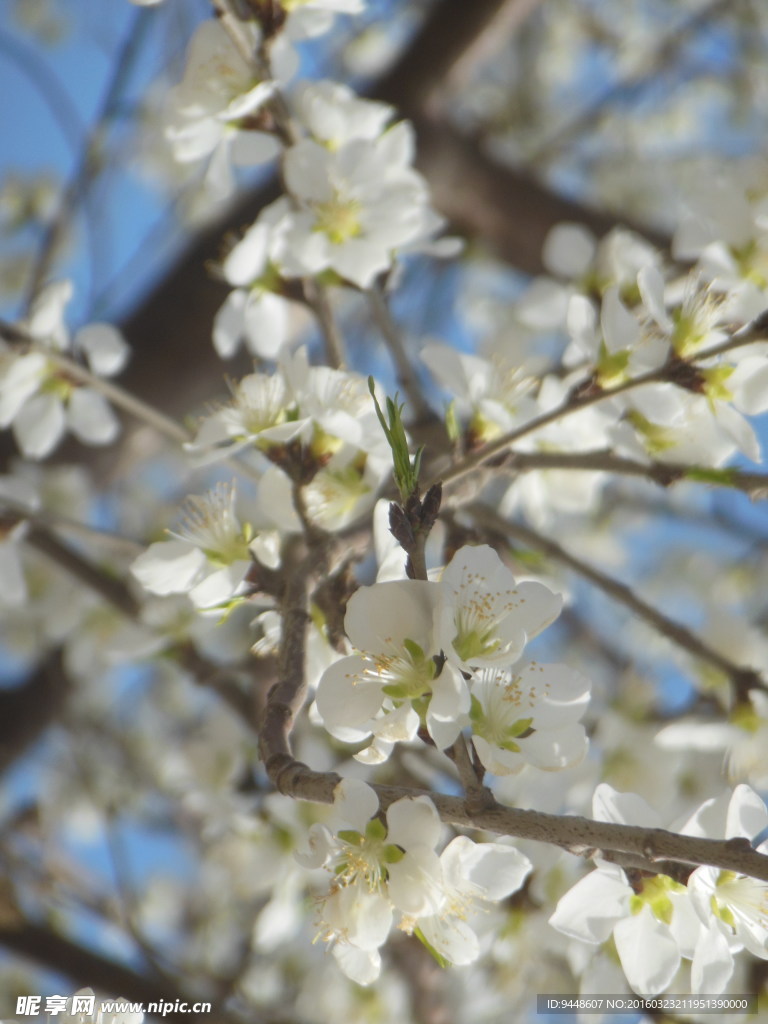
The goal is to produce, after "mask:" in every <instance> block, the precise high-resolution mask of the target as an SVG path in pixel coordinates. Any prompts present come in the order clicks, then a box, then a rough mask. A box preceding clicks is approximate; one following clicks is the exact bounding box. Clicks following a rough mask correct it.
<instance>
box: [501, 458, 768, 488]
mask: <svg viewBox="0 0 768 1024" xmlns="http://www.w3.org/2000/svg"><path fill="white" fill-rule="evenodd" d="M505 467H508V468H510V469H511V470H513V471H519V472H523V473H525V472H529V471H530V470H537V469H541V470H548V469H557V470H574V471H579V470H582V471H584V472H595V473H615V474H617V475H618V476H636V477H644V478H645V479H647V480H651V481H652V482H653V483H655V484H658V485H659V486H660V487H669V486H671V485H672V484H675V483H678V482H681V483H682V482H683V481H687V482H688V483H691V482H695V483H704V484H709V485H710V486H713V487H730V488H733V489H734V490H737V491H743V492H744V493H745V494H747V495H749V497H750V498H752V499H760V498H765V497H766V496H768V474H765V473H747V472H744V471H743V470H740V469H735V468H730V467H727V468H724V469H713V468H712V467H711V466H696V465H687V464H686V463H684V462H658V461H652V462H639V461H638V460H636V459H628V458H625V457H623V456H621V455H614V453H613V452H611V451H609V450H607V449H600V450H597V451H587V452H569V451H563V452H550V451H546V452H510V454H509V459H508V461H507V462H506V463H505Z"/></svg>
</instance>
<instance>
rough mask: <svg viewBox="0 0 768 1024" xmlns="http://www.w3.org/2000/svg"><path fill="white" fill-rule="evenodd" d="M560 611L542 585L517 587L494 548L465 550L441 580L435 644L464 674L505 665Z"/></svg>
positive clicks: (554, 596)
mask: <svg viewBox="0 0 768 1024" xmlns="http://www.w3.org/2000/svg"><path fill="white" fill-rule="evenodd" d="M561 607H562V598H561V597H559V596H558V595H557V594H553V593H552V591H551V590H549V589H548V588H547V587H545V586H544V585H543V584H542V583H535V582H524V583H518V582H517V581H516V580H515V578H514V576H513V575H512V573H511V572H510V571H509V569H507V567H506V566H505V565H504V563H503V562H502V561H501V559H500V558H499V556H498V555H497V554H496V552H495V551H494V550H493V548H491V547H488V546H487V545H479V546H476V547H463V548H461V550H459V551H457V552H456V554H455V555H454V556H453V558H452V559H451V561H450V563H449V564H448V565H447V566H446V568H445V570H444V572H443V574H442V577H441V579H440V607H439V610H438V612H437V615H438V637H439V643H440V646H441V647H442V649H443V651H444V652H445V656H446V657H447V658H448V661H449V662H451V663H452V664H454V665H456V666H457V667H458V668H460V669H462V670H469V669H471V668H481V667H484V666H487V667H493V666H499V665H509V664H511V663H512V662H514V661H517V659H518V658H519V657H520V655H521V654H522V652H523V649H524V647H525V645H526V643H527V641H528V640H530V639H532V638H533V637H535V636H536V635H537V634H538V633H540V632H541V631H542V630H543V629H546V627H547V626H549V625H550V624H551V623H552V622H554V620H555V619H556V618H557V616H558V615H559V614H560V608H561Z"/></svg>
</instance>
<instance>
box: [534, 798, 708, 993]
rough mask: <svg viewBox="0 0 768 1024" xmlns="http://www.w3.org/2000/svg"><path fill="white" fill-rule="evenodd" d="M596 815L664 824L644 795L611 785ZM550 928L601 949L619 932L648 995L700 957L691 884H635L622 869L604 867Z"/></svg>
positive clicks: (634, 981)
mask: <svg viewBox="0 0 768 1024" xmlns="http://www.w3.org/2000/svg"><path fill="white" fill-rule="evenodd" d="M592 813H593V816H594V817H595V818H596V819H597V820H598V821H612V822H614V823H617V824H626V823H631V824H633V825H640V826H645V827H648V828H658V827H660V824H661V823H660V821H659V819H658V816H657V815H656V813H655V812H654V811H653V810H652V809H651V808H650V807H649V806H648V804H647V803H646V802H645V801H644V800H642V799H641V798H640V797H639V796H635V795H634V794H632V793H618V792H617V791H616V790H614V789H613V788H612V787H611V786H609V785H607V784H606V783H601V784H600V785H599V786H598V787H597V789H596V790H595V795H594V801H593V808H592ZM550 924H551V925H552V926H553V927H554V928H557V930H558V931H561V932H563V933H564V934H565V935H570V936H571V937H572V938H574V939H579V940H581V941H582V942H587V943H590V944H593V945H597V944H600V943H603V942H605V941H606V940H607V939H608V938H609V937H610V936H611V935H613V939H614V942H615V944H616V951H617V953H618V955H619V959H620V961H621V966H622V969H623V971H624V974H625V976H626V978H627V981H628V982H629V984H630V986H631V988H632V989H633V990H634V991H635V992H637V993H638V994H641V995H657V994H658V993H659V992H663V991H664V989H665V988H667V986H668V985H669V984H670V982H671V981H672V979H673V978H674V976H675V974H676V973H677V970H678V967H679V965H680V961H681V957H682V956H683V955H686V956H688V957H689V958H693V956H694V952H695V949H696V944H697V941H698V939H699V937H700V933H701V931H702V926H701V924H700V922H699V920H698V918H697V915H696V914H695V912H694V910H693V907H692V905H691V902H690V899H689V896H688V893H687V891H686V888H685V886H684V885H682V884H681V883H679V882H675V881H673V880H672V879H671V878H669V877H667V876H665V875H652V876H650V877H645V876H643V875H641V874H639V873H638V875H637V877H635V876H633V878H632V880H631V881H630V879H629V878H628V876H627V874H626V873H625V872H624V871H623V869H622V868H620V867H618V866H617V865H615V864H609V863H602V862H601V863H599V866H598V868H597V869H596V870H595V871H593V872H591V873H590V874H589V875H586V876H585V877H584V878H582V879H581V880H580V881H579V882H577V883H576V885H574V886H573V887H572V888H571V889H569V890H568V892H567V893H566V894H565V895H564V896H563V897H562V898H561V899H560V901H559V902H558V904H557V907H556V908H555V912H554V914H553V915H552V916H551V918H550Z"/></svg>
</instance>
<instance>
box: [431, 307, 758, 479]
mask: <svg viewBox="0 0 768 1024" xmlns="http://www.w3.org/2000/svg"><path fill="white" fill-rule="evenodd" d="M766 334H768V311H766V312H764V313H761V314H760V316H758V317H756V318H755V319H754V320H753V321H751V323H748V324H746V325H745V326H744V327H742V328H740V329H739V330H738V331H735V332H734V333H733V334H732V335H731V336H730V337H729V338H727V339H726V340H725V341H723V342H720V343H719V344H717V345H712V346H711V347H710V348H707V349H702V351H700V352H697V353H696V354H695V356H694V357H692V358H691V360H690V365H691V366H695V365H696V364H697V363H700V362H704V361H705V360H707V359H713V358H714V357H715V356H719V355H723V353H725V352H730V351H732V350H733V349H737V348H741V347H742V346H743V345H751V344H752V343H753V342H756V341H760V340H763V339H765V337H766ZM678 363H679V361H675V365H678ZM670 370H671V364H670V363H669V362H666V363H664V364H663V365H662V366H659V367H657V368H656V369H654V370H648V371H647V372H646V373H641V374H638V376H637V377H630V378H629V379H627V380H624V381H621V383H619V384H615V385H614V386H613V387H607V388H603V387H599V386H595V385H594V382H593V381H591V380H587V381H585V382H584V386H583V387H579V386H577V387H575V388H574V389H573V390H572V392H571V394H570V395H569V396H568V397H567V398H566V399H565V400H564V401H563V402H562V403H561V404H560V405H558V406H556V407H555V408H554V409H550V410H548V411H547V412H544V413H542V414H541V415H540V416H535V417H534V418H533V419H531V420H528V422H527V423H523V424H522V425H521V426H519V427H516V428H515V429H514V430H510V431H508V432H507V433H506V434H502V436H501V437H497V438H496V439H495V440H493V441H489V442H488V444H486V445H484V446H483V447H482V448H480V449H478V450H477V451H475V452H472V453H471V454H469V455H467V456H465V457H464V458H463V459H460V460H459V461H458V462H455V463H454V464H453V465H452V466H448V467H447V468H446V469H445V470H444V471H443V472H442V473H438V474H436V476H435V478H434V480H435V481H436V480H442V482H443V484H446V483H450V482H452V481H454V480H459V479H461V478H462V477H464V476H466V475H467V474H468V473H471V472H473V470H475V469H477V468H478V467H479V466H482V465H483V464H484V463H486V462H487V461H488V460H489V459H492V458H493V457H494V456H495V455H498V454H499V453H500V452H503V451H504V450H505V449H507V448H509V447H510V446H511V445H513V444H514V443H515V442H516V441H519V440H521V438H523V437H527V436H528V435H529V434H533V433H535V432H536V431H537V430H541V429H542V427H546V426H549V424H550V423H555V422H556V421H557V420H561V419H564V418H565V417H566V416H570V415H572V414H573V413H575V412H578V411H579V410H580V409H586V408H587V407H588V406H590V405H596V404H597V403H598V402H604V401H606V400H607V399H609V398H615V397H616V396H617V395H622V394H624V393H625V392H626V391H631V390H632V389H634V388H639V387H642V386H643V385H644V384H658V383H662V382H664V381H667V380H668V379H669V376H670Z"/></svg>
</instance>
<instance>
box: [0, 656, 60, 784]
mask: <svg viewBox="0 0 768 1024" xmlns="http://www.w3.org/2000/svg"><path fill="white" fill-rule="evenodd" d="M70 689H71V686H70V682H69V679H68V678H67V675H66V674H65V672H64V671H63V668H62V664H61V655H60V654H59V653H58V652H56V653H54V654H52V655H51V656H50V657H49V658H48V659H47V660H46V661H44V662H43V663H42V664H40V665H39V666H38V667H37V668H36V669H35V671H34V673H33V674H32V675H31V676H30V677H29V678H28V679H27V680H26V682H24V683H22V684H21V686H14V687H11V688H8V689H6V688H2V689H0V772H4V771H5V770H6V769H7V768H8V767H9V766H10V765H11V764H12V763H13V762H14V761H15V760H17V759H18V758H19V757H21V755H22V754H23V753H24V752H25V751H26V750H28V749H29V747H30V746H31V745H32V744H33V743H35V742H36V741H37V739H38V738H39V737H40V736H41V735H42V734H43V733H44V732H45V730H46V729H47V728H48V726H49V725H51V724H52V723H53V722H54V721H55V720H56V719H57V718H58V716H59V713H60V712H61V710H62V708H63V706H64V704H65V702H66V700H67V697H68V696H69V693H70Z"/></svg>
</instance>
